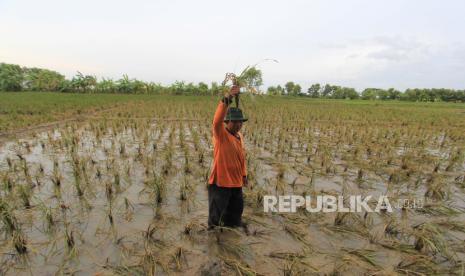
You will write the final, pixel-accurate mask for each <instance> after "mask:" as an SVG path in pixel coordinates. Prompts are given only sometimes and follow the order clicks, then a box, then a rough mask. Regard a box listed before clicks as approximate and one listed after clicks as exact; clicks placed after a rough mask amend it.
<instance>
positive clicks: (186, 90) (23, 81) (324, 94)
mask: <svg viewBox="0 0 465 276" xmlns="http://www.w3.org/2000/svg"><path fill="white" fill-rule="evenodd" d="M249 81H250V83H251V85H253V86H256V87H257V88H258V86H260V85H261V84H262V73H261V71H260V70H255V71H254V72H253V76H251V78H250V80H249ZM0 91H51V92H73V93H127V94H172V95H218V94H221V93H222V91H223V89H222V85H221V84H218V83H216V82H212V83H211V84H210V85H208V84H206V83H204V82H199V83H197V84H194V83H185V82H182V81H176V82H174V83H173V84H171V85H168V86H164V85H161V84H159V83H154V82H144V81H141V80H138V79H132V78H129V77H128V76H127V75H123V77H122V78H120V79H118V80H112V79H108V78H102V79H100V80H98V79H97V77H96V76H93V75H85V74H82V73H80V72H77V74H76V75H75V76H73V77H72V78H71V79H67V78H65V76H64V75H62V74H60V73H58V72H56V71H52V70H48V69H41V68H27V67H21V66H19V65H16V64H7V63H0ZM266 94H268V95H280V96H300V97H311V98H324V99H363V100H405V101H422V102H434V101H445V102H465V90H454V89H447V88H432V89H423V88H422V89H419V88H414V89H406V90H405V91H403V92H401V91H399V90H396V89H394V88H390V89H380V88H367V89H364V90H363V91H361V92H358V91H356V90H355V89H354V88H350V87H342V86H337V85H331V84H325V85H321V84H319V83H315V84H312V85H311V86H310V87H309V88H308V89H307V91H304V90H303V89H302V87H301V86H300V85H299V84H296V83H294V82H292V81H289V82H287V83H286V84H284V85H283V86H281V85H277V86H270V87H268V88H267V90H266Z"/></svg>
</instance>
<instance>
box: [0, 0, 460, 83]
mask: <svg viewBox="0 0 465 276" xmlns="http://www.w3.org/2000/svg"><path fill="white" fill-rule="evenodd" d="M464 12H465V1H463V0H457V1H455V0H449V1H448V0H444V1H437V0H434V1H431V0H389V1H385V0H376V1H374V0H324V1H319V0H307V1H292V0H289V1H274V0H268V1H261V0H260V1H253V0H248V1H242V0H238V1H222V0H196V1H192V0H191V1H181V0H170V1H168V0H164V1H159V0H152V1H150V0H146V1H144V0H132V1H119V0H112V1H106V0H105V1H98V0H92V1H90V0H80V1H64V0H61V1H58V0H41V1H32V0H30V1H25V0H14V1H10V0H0V62H6V63H14V64H20V65H22V66H27V67H41V68H47V69H52V70H55V71H58V72H60V73H63V74H65V75H66V76H67V77H72V76H73V75H74V74H75V73H76V72H77V71H80V72H82V73H84V74H92V75H96V76H97V77H99V78H101V77H107V78H113V79H118V78H120V77H121V76H122V75H123V74H127V75H129V77H130V78H137V79H141V80H144V81H153V82H156V83H161V84H170V83H173V82H174V81H185V82H194V83H197V82H200V81H203V82H206V83H210V82H212V81H216V82H221V81H222V80H223V78H224V74H225V73H226V72H235V73H239V72H240V71H241V70H242V69H244V68H245V67H246V66H247V65H253V64H256V63H257V62H259V61H261V60H263V59H267V58H271V59H276V60H278V61H279V63H273V62H263V63H260V64H259V65H258V68H259V69H261V70H262V72H263V81H264V87H267V86H270V85H277V84H281V85H282V84H284V83H285V82H287V81H294V82H296V83H299V84H300V85H301V86H302V87H303V88H304V89H306V88H308V86H310V85H311V84H312V83H317V82H318V83H322V84H324V83H331V84H334V85H341V86H348V87H354V88H356V89H359V90H361V89H364V88H368V87H378V88H390V87H394V88H397V89H401V90H403V89H406V88H413V87H415V88H440V87H444V88H454V89H465V16H464Z"/></svg>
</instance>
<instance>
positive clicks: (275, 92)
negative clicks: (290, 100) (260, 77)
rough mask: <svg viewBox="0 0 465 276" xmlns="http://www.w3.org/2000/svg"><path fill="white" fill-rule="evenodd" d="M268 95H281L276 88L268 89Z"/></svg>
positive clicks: (270, 87)
mask: <svg viewBox="0 0 465 276" xmlns="http://www.w3.org/2000/svg"><path fill="white" fill-rule="evenodd" d="M266 93H267V94H268V95H273V96H276V95H279V91H278V88H276V86H269V87H268V89H267V90H266Z"/></svg>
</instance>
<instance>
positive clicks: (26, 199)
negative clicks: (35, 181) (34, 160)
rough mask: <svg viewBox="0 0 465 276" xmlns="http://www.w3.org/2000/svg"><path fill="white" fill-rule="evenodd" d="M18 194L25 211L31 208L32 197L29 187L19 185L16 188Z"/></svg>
mask: <svg viewBox="0 0 465 276" xmlns="http://www.w3.org/2000/svg"><path fill="white" fill-rule="evenodd" d="M18 194H19V197H20V198H21V200H22V202H23V205H24V207H25V208H26V209H29V208H31V197H32V189H31V186H30V185H28V184H26V185H19V186H18Z"/></svg>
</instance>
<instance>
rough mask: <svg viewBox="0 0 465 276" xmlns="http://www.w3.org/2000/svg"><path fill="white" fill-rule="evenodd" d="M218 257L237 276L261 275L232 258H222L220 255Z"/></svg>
mask: <svg viewBox="0 0 465 276" xmlns="http://www.w3.org/2000/svg"><path fill="white" fill-rule="evenodd" d="M219 257H220V258H221V259H222V260H223V261H224V263H225V264H226V265H227V266H228V267H230V268H231V269H233V270H234V271H236V273H237V274H238V275H244V276H256V275H262V274H259V273H258V272H257V271H255V270H254V269H252V268H251V267H250V266H249V265H248V264H245V263H243V262H241V261H238V260H235V259H233V258H229V257H226V256H223V255H220V256H219Z"/></svg>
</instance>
